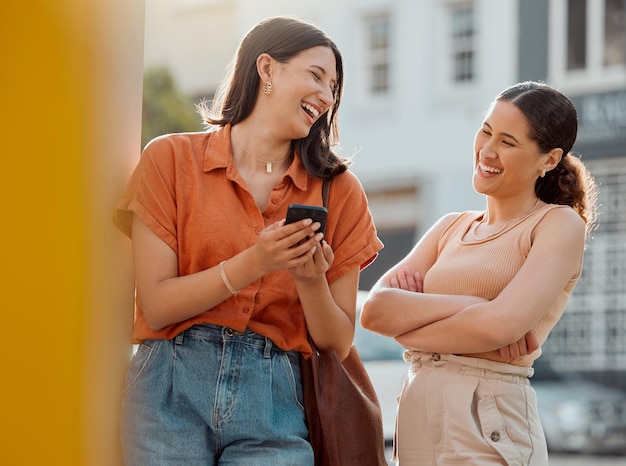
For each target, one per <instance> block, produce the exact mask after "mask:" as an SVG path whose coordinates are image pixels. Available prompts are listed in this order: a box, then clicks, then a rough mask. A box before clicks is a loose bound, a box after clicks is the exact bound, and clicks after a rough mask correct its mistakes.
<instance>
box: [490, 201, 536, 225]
mask: <svg viewBox="0 0 626 466" xmlns="http://www.w3.org/2000/svg"><path fill="white" fill-rule="evenodd" d="M539 202H540V200H539V198H537V197H533V199H532V200H526V201H523V203H520V204H513V205H511V206H510V208H507V206H497V205H494V206H492V207H491V208H489V205H488V206H487V210H486V211H485V215H484V217H483V219H482V221H481V223H483V224H486V225H493V224H497V223H506V222H512V221H515V220H517V219H519V218H520V217H524V216H526V215H528V214H529V213H531V212H532V211H534V210H535V209H536V208H537V206H538V205H539ZM520 206H522V207H523V208H520Z"/></svg>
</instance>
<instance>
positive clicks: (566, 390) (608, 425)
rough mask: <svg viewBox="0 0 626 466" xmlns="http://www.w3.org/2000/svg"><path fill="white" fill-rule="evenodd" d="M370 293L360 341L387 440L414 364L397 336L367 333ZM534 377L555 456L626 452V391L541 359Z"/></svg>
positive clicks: (359, 331) (360, 297) (363, 295)
mask: <svg viewBox="0 0 626 466" xmlns="http://www.w3.org/2000/svg"><path fill="white" fill-rule="evenodd" d="M366 297H367V292H366V291H359V295H358V299H357V325H356V330H355V337H354V343H355V345H356V347H357V350H358V352H359V355H360V356H361V359H362V360H363V364H364V365H365V368H366V370H367V372H368V374H369V376H370V379H371V380H372V384H373V385H374V388H375V389H376V393H377V395H378V400H379V401H380V406H381V409H382V414H383V431H384V434H385V442H386V443H387V444H390V443H391V442H392V440H393V434H394V429H395V418H396V410H397V407H398V403H397V399H396V398H397V396H398V395H399V394H400V392H401V390H402V384H403V382H404V378H405V376H406V374H407V372H408V367H409V366H408V364H407V363H405V362H404V361H403V359H402V353H403V349H402V347H401V346H400V345H398V344H397V343H396V342H395V341H394V339H393V338H388V337H383V336H381V335H378V334H375V333H372V332H370V331H369V330H365V329H364V328H363V327H361V325H360V324H359V319H358V316H359V315H360V311H361V307H362V305H363V302H364V301H365V298H366ZM533 367H534V368H535V374H534V375H533V377H532V378H531V379H530V383H531V386H532V387H533V388H534V389H535V392H536V393H537V404H538V409H539V417H540V419H541V424H542V426H543V429H544V432H545V436H546V441H547V443H548V449H549V450H550V451H551V452H572V453H590V454H594V453H595V454H599V453H611V454H626V393H624V392H623V391H621V390H618V389H614V388H609V387H606V386H604V385H600V384H598V383H595V382H590V381H585V380H583V379H582V377H575V376H565V375H563V374H561V373H559V372H557V371H555V370H554V369H553V368H552V367H551V366H550V364H549V363H548V361H547V360H544V359H543V358H539V359H538V360H537V361H535V363H534V365H533Z"/></svg>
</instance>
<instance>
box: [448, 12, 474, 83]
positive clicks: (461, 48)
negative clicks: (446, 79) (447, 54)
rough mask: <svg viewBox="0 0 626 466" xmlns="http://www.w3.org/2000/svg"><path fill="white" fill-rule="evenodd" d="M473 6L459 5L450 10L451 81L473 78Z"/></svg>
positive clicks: (468, 80) (464, 80) (470, 79)
mask: <svg viewBox="0 0 626 466" xmlns="http://www.w3.org/2000/svg"><path fill="white" fill-rule="evenodd" d="M474 33H475V27H474V8H472V6H471V5H459V6H457V7H453V8H452V10H451V11H450V36H451V41H450V44H451V48H452V50H451V57H452V81H453V82H455V83H464V82H470V81H472V80H473V79H474V60H475V53H474V36H475V34H474Z"/></svg>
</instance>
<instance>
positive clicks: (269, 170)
mask: <svg viewBox="0 0 626 466" xmlns="http://www.w3.org/2000/svg"><path fill="white" fill-rule="evenodd" d="M240 145H241V148H242V149H243V151H244V152H245V153H246V154H248V155H249V156H250V157H251V158H253V159H254V160H256V161H257V162H261V163H264V164H265V173H272V165H274V164H275V163H283V162H284V161H285V160H287V158H288V157H289V156H290V155H291V146H289V150H288V151H287V155H285V156H284V157H283V158H282V159H280V160H278V161H276V162H268V161H267V160H261V159H260V158H258V157H256V156H255V155H254V154H252V153H250V152H249V151H248V149H246V148H245V146H244V145H243V144H240Z"/></svg>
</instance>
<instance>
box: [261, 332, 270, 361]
mask: <svg viewBox="0 0 626 466" xmlns="http://www.w3.org/2000/svg"><path fill="white" fill-rule="evenodd" d="M271 356H272V340H270V339H269V338H267V337H265V347H264V348H263V358H265V359H269V358H270V357H271Z"/></svg>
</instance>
